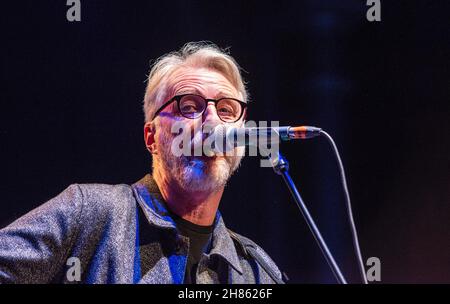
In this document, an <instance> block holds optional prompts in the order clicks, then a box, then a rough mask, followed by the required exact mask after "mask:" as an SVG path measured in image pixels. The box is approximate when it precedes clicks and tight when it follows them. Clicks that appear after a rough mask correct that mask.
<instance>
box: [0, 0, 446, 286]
mask: <svg viewBox="0 0 450 304" xmlns="http://www.w3.org/2000/svg"><path fill="white" fill-rule="evenodd" d="M68 8H69V7H68V6H66V1H63V0H59V1H56V0H53V1H29V0H17V1H9V2H4V3H2V9H1V13H2V17H1V19H0V22H1V27H0V28H1V31H2V46H1V49H0V52H1V57H0V58H1V67H2V68H1V93H0V94H1V96H2V97H1V104H0V109H1V110H0V169H1V171H0V172H1V183H0V197H1V199H0V204H1V205H0V226H2V227H3V226H5V225H7V224H9V223H10V222H12V221H13V220H14V219H16V218H17V217H19V216H21V215H23V214H24V213H26V212H28V211H29V210H31V209H33V208H35V207H37V206H38V205H40V204H42V203H43V202H45V201H47V200H48V199H50V198H52V197H54V196H56V195H57V194H58V193H60V192H61V191H62V190H63V189H65V188H66V187H67V186H68V185H69V184H71V183H87V182H101V183H111V184H115V183H133V182H135V181H136V180H138V179H139V178H141V177H142V176H143V175H144V174H146V173H147V172H149V170H150V166H151V165H150V164H151V163H150V156H149V154H148V153H147V151H146V149H145V147H144V142H143V135H142V130H143V120H144V117H143V112H142V108H141V106H142V99H143V94H144V89H145V79H146V74H147V72H148V70H149V61H150V60H151V59H156V58H157V57H159V56H161V55H162V54H164V53H167V52H169V51H173V50H176V49H178V48H180V47H181V46H182V45H183V44H184V43H186V42H188V41H199V40H209V41H213V42H215V43H216V44H218V45H219V46H221V47H231V54H232V55H233V56H234V57H235V58H236V60H237V61H238V62H239V63H240V64H241V66H242V67H243V68H244V69H245V71H246V72H245V73H244V77H245V79H246V80H247V81H248V87H249V90H250V93H251V95H252V102H251V107H250V117H249V119H252V120H256V121H259V120H268V121H270V120H279V121H280V124H282V125H283V124H292V125H295V124H309V125H315V126H320V127H322V128H324V129H325V130H327V131H328V132H329V133H330V134H331V135H332V136H333V137H334V139H335V140H336V142H337V144H338V147H339V148H340V152H341V154H342V158H343V161H344V165H345V168H346V172H347V175H348V183H349V189H350V194H351V197H352V202H353V211H354V215H355V220H356V225H357V228H358V229H359V234H360V242H361V248H362V252H363V256H364V259H365V260H366V259H367V258H369V257H372V256H374V257H378V258H380V260H381V280H382V282H383V283H450V232H449V231H450V223H449V222H450V221H449V215H450V187H449V186H450V179H449V172H450V162H449V154H450V140H449V137H450V136H449V135H450V128H449V116H450V107H449V102H450V98H449V97H450V72H449V71H450V67H449V64H450V21H449V20H450V17H449V16H450V3H449V2H448V1H387V0H382V1H381V22H368V21H367V19H366V11H367V9H368V8H369V7H368V6H366V1H364V0H327V1H325V0H321V1H319V0H308V1H274V2H272V3H270V2H262V1H181V0H180V1H100V0H96V1H86V0H84V1H83V0H82V1H81V22H72V23H71V22H68V21H67V19H66V11H67V10H68ZM281 149H282V151H283V152H284V153H285V155H286V156H287V158H288V159H289V161H290V164H291V174H292V176H293V178H294V179H295V181H296V183H297V186H298V187H299V190H300V192H301V194H302V196H303V198H304V200H305V201H306V203H307V205H308V206H309V208H310V210H311V213H312V214H313V216H314V217H315V219H316V221H317V224H318V226H319V227H320V229H321V231H322V233H323V235H324V238H325V239H326V241H327V242H328V244H329V246H330V248H331V250H332V252H333V253H334V254H335V257H336V260H337V262H338V264H339V265H340V266H341V268H342V270H343V272H344V274H345V275H346V277H347V278H348V280H349V281H350V282H358V280H359V278H358V272H357V268H356V260H355V256H354V254H353V249H352V244H351V238H350V234H349V228H348V223H347V218H346V213H345V208H344V207H345V205H344V197H343V192H342V188H341V185H340V183H339V175H338V171H337V166H336V163H335V160H334V156H333V154H332V150H331V149H330V147H329V145H328V144H327V143H326V141H325V140H324V139H320V138H319V139H316V140H310V141H303V142H292V143H287V144H283V145H282V146H281ZM220 209H221V211H222V213H223V215H224V219H225V222H226V224H227V225H228V226H229V227H230V228H232V229H234V230H236V231H237V232H240V233H241V234H244V235H246V236H248V237H250V238H251V239H253V240H254V241H256V242H257V243H259V244H260V245H261V246H262V247H263V248H264V249H265V250H266V251H267V252H268V253H269V254H270V255H271V256H272V258H273V259H274V260H275V261H276V262H277V263H278V265H279V266H280V268H281V269H282V270H284V271H285V272H286V273H287V274H288V276H289V277H290V279H291V282H292V283H333V282H335V281H334V278H333V276H332V274H331V271H330V270H329V268H328V266H327V264H326V262H325V260H324V259H323V257H322V255H321V253H320V250H319V249H318V247H317V245H316V243H315V242H314V239H313V238H312V236H311V234H310V232H309V230H308V228H307V226H306V224H305V222H304V220H303V218H302V216H301V214H300V212H299V211H298V209H297V207H296V206H295V204H294V202H293V200H292V199H291V197H290V195H289V193H288V191H287V189H286V188H285V185H284V184H283V181H282V180H281V178H280V177H278V176H277V175H275V174H274V172H273V170H272V169H271V168H261V167H260V166H259V159H258V158H255V157H253V158H246V159H245V160H244V161H243V165H242V167H241V168H240V169H239V171H238V173H237V174H236V175H235V176H234V177H233V178H232V179H231V181H230V184H229V186H228V188H227V190H226V192H225V195H224V198H223V201H222V203H221V206H220Z"/></svg>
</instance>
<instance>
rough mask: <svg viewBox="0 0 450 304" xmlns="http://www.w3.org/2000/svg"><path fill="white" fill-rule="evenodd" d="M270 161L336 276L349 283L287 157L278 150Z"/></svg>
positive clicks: (340, 281)
mask: <svg viewBox="0 0 450 304" xmlns="http://www.w3.org/2000/svg"><path fill="white" fill-rule="evenodd" d="M270 161H271V163H272V166H273V170H274V171H275V173H277V174H278V175H281V177H283V180H284V181H285V182H286V185H287V187H288V188H289V191H290V192H291V194H292V196H293V197H294V200H295V202H296V203H297V206H298V208H299V209H300V212H301V213H302V215H303V217H304V218H305V220H306V223H307V224H308V227H309V229H310V230H311V233H312V234H313V236H314V238H315V240H316V242H317V244H318V245H319V247H320V250H321V251H322V254H323V256H324V257H325V259H326V260H327V262H328V265H329V266H330V268H331V270H332V271H333V274H334V276H335V277H336V280H337V281H338V282H339V283H340V284H347V281H346V280H345V278H344V276H343V275H342V272H341V270H340V269H339V266H338V265H337V264H336V261H335V260H334V258H333V255H332V254H331V252H330V250H329V249H328V246H327V244H326V243H325V241H324V240H323V238H322V235H321V234H320V231H319V229H318V228H317V226H316V223H315V222H314V220H313V218H312V217H311V214H310V213H309V211H308V208H307V207H306V205H305V203H304V202H303V200H302V197H301V196H300V193H299V192H298V190H297V187H296V186H295V184H294V181H293V180H292V178H291V176H290V174H289V163H288V162H287V160H286V158H284V157H283V155H281V153H280V152H278V153H277V154H276V155H271V156H270Z"/></svg>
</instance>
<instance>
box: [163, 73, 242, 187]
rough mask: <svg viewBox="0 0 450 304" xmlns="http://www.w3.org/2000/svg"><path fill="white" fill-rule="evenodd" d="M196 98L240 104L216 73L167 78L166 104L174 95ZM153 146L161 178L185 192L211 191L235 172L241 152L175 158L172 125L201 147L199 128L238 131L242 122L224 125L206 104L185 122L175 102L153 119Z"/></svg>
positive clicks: (237, 95) (234, 93) (214, 110)
mask: <svg viewBox="0 0 450 304" xmlns="http://www.w3.org/2000/svg"><path fill="white" fill-rule="evenodd" d="M187 93H192V94H197V95H201V96H203V97H204V98H207V99H219V98H222V97H232V98H236V99H239V100H242V95H241V94H240V93H239V92H238V91H237V90H236V88H235V87H234V86H233V85H232V84H231V83H230V82H229V81H228V80H227V79H226V78H225V77H224V76H223V75H222V74H220V73H218V72H215V71H212V70H209V69H205V68H181V69H179V70H177V71H176V72H175V73H174V75H173V76H172V77H171V81H170V85H169V87H168V90H167V94H166V97H167V98H166V100H167V99H170V98H172V97H173V96H175V95H181V94H187ZM156 120H157V121H156V132H155V146H156V149H157V151H158V153H157V155H155V156H154V157H157V158H158V160H157V161H158V162H159V165H160V168H159V169H160V170H164V173H163V174H164V176H166V177H167V178H169V179H170V180H171V181H172V182H176V183H177V184H178V186H180V187H181V188H182V189H185V190H186V191H191V192H196V191H202V192H203V191H207V192H208V191H214V190H217V189H218V188H220V187H222V186H224V185H225V184H226V182H227V180H228V179H229V178H230V177H231V175H232V173H233V172H234V171H235V170H236V169H237V167H238V166H239V163H240V161H241V159H242V156H238V155H243V153H242V150H243V149H245V148H236V150H240V151H239V152H241V153H238V151H235V152H236V153H235V155H233V156H212V157H208V156H205V155H202V156H184V155H182V156H175V155H174V154H173V153H172V150H171V147H172V142H173V140H174V138H175V137H176V136H177V134H174V133H172V132H171V130H172V126H173V125H174V124H177V125H179V124H182V125H183V127H184V129H185V130H189V131H190V134H192V135H191V138H190V139H191V145H193V144H197V145H198V144H201V143H202V141H203V140H204V139H205V136H204V134H203V132H202V127H205V126H208V127H214V126H217V125H219V124H224V125H227V126H233V127H240V126H242V125H243V123H244V118H243V117H241V119H240V120H238V121H237V122H234V123H225V122H223V121H222V120H221V119H220V118H219V116H218V115H217V111H216V107H215V105H214V104H213V103H209V104H208V105H207V107H206V110H205V112H204V113H203V115H202V116H200V117H198V118H195V119H189V118H186V117H184V116H182V115H181V114H180V113H179V110H178V109H177V104H176V102H173V103H172V104H171V105H169V106H168V107H166V108H165V109H164V110H163V111H162V112H161V113H160V114H159V115H158V118H157V119H156Z"/></svg>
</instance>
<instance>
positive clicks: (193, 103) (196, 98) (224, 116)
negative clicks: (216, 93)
mask: <svg viewBox="0 0 450 304" xmlns="http://www.w3.org/2000/svg"><path fill="white" fill-rule="evenodd" d="M174 101H176V102H177V107H178V111H179V113H180V114H181V115H182V116H184V117H186V118H189V119H194V118H197V117H200V116H202V115H203V113H204V112H205V110H206V107H207V106H208V102H213V103H214V105H215V106H216V110H217V115H218V116H219V118H220V119H221V120H222V121H224V122H228V123H233V122H236V121H238V120H239V119H241V117H242V115H243V114H244V112H245V109H246V108H247V103H245V102H243V101H240V100H238V99H235V98H229V97H224V98H219V99H207V98H205V97H203V96H200V95H196V94H182V95H176V96H174V97H172V98H171V99H170V100H169V101H167V102H166V103H164V104H163V105H162V106H161V107H160V108H159V109H158V111H156V113H155V115H154V116H153V119H155V118H156V116H158V115H159V113H161V111H162V110H164V108H165V107H167V106H168V105H169V104H171V103H172V102H174Z"/></svg>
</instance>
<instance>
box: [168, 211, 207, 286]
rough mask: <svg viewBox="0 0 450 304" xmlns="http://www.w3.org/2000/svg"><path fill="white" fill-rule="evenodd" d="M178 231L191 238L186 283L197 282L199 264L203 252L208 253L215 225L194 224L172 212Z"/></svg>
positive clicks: (185, 275)
mask: <svg viewBox="0 0 450 304" xmlns="http://www.w3.org/2000/svg"><path fill="white" fill-rule="evenodd" d="M172 218H173V220H174V221H175V224H176V226H177V230H178V232H179V233H180V234H181V235H183V236H185V237H187V238H189V250H188V258H187V263H186V271H185V274H184V283H185V284H195V283H196V280H195V278H196V272H197V266H198V263H199V262H200V259H201V257H202V255H203V253H207V252H208V251H209V247H210V241H211V236H212V232H213V228H214V225H210V226H201V225H196V224H193V223H191V222H189V221H187V220H185V219H183V218H181V217H179V216H178V215H176V214H174V213H172Z"/></svg>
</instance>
